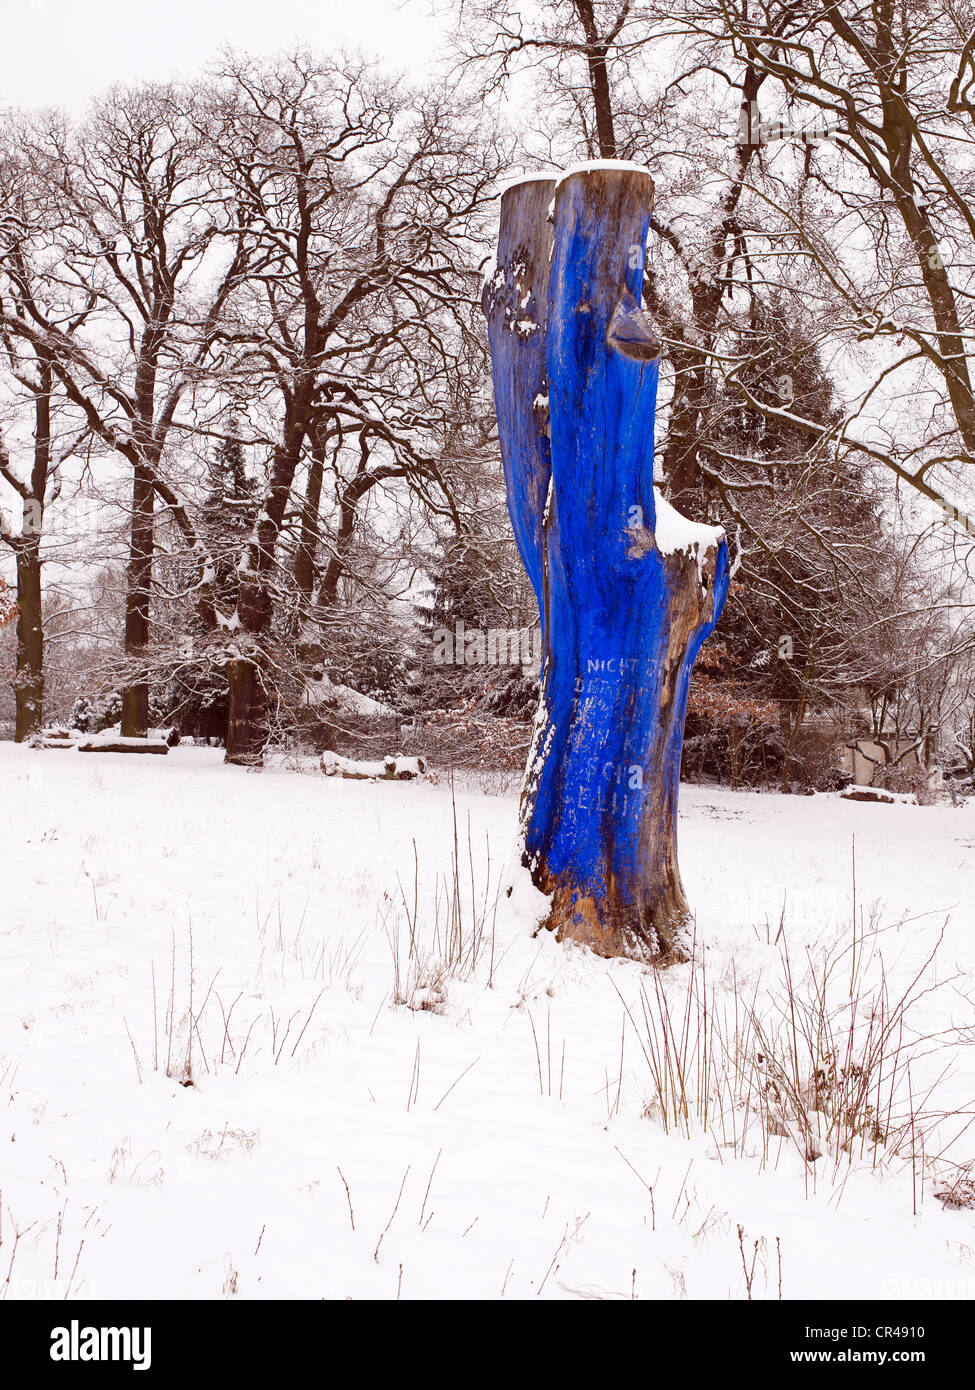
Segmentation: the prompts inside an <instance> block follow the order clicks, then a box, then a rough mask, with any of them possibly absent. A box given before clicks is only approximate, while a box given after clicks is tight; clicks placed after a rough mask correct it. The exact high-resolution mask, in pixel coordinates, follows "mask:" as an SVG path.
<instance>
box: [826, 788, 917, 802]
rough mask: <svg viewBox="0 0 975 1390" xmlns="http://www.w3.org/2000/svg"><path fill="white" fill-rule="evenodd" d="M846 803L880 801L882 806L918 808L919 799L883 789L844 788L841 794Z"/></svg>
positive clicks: (904, 793)
mask: <svg viewBox="0 0 975 1390" xmlns="http://www.w3.org/2000/svg"><path fill="white" fill-rule="evenodd" d="M840 796H841V797H842V798H843V800H844V801H878V802H880V804H881V805H882V806H896V805H898V804H900V805H902V806H916V805H917V797H916V796H911V795H910V794H909V793H907V792H888V791H884V789H883V788H882V787H858V786H856V785H854V786H851V787H844V788H843V790H842V791H841V792H840Z"/></svg>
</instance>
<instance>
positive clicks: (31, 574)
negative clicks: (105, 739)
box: [14, 537, 44, 743]
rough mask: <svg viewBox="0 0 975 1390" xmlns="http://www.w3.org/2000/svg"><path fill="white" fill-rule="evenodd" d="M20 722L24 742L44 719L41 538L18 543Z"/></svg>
mask: <svg viewBox="0 0 975 1390" xmlns="http://www.w3.org/2000/svg"><path fill="white" fill-rule="evenodd" d="M14 697H15V699H16V701H17V724H16V730H15V733H14V738H15V740H16V742H17V743H23V742H24V740H25V739H28V738H30V736H31V735H32V734H35V733H37V732H38V730H39V729H40V728H41V725H42V723H43V721H44V621H43V613H42V609H41V556H40V538H39V537H36V538H30V539H27V538H25V539H24V540H23V541H21V542H20V543H19V544H18V546H17V675H16V677H15V680H14Z"/></svg>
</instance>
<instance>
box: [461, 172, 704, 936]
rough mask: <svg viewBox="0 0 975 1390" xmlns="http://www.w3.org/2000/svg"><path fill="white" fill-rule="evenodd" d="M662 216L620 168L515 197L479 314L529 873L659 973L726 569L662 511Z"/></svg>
mask: <svg viewBox="0 0 975 1390" xmlns="http://www.w3.org/2000/svg"><path fill="white" fill-rule="evenodd" d="M652 197H653V184H652V182H651V180H650V177H649V175H647V174H644V173H641V172H639V171H635V170H633V169H632V166H627V165H620V166H619V167H617V168H613V167H607V166H605V165H603V166H596V167H595V168H593V169H589V170H586V171H583V172H579V173H576V174H574V175H573V176H571V177H570V178H567V179H563V180H561V181H560V182H559V183H558V184H557V185H556V184H553V183H552V181H551V180H547V179H534V180H529V181H525V182H522V183H520V184H516V185H515V186H514V187H512V188H510V189H509V190H508V191H507V192H506V193H505V194H504V197H503V199H502V202H501V231H500V239H499V246H498V257H497V271H496V273H495V275H494V277H493V279H492V280H491V281H490V282H489V283H488V285H487V286H486V288H485V293H484V309H485V313H486V314H487V317H488V325H489V335H490V342H491V354H492V362H493V368H494V385H495V401H496V406H497V413H498V424H499V431H500V437H501V444H502V454H503V459H504V466H505V478H506V483H507V490H508V507H509V512H510V514H511V520H512V525H513V528H514V532H515V537H516V540H517V542H518V547H519V551H520V553H521V556H522V559H523V561H524V564H525V568H526V570H527V572H528V575H529V577H530V579H531V581H532V585H533V587H534V589H535V593H536V596H537V598H538V604H539V611H540V614H541V623H542V635H543V665H542V673H541V682H542V694H541V700H540V704H539V711H538V715H537V718H536V725H535V733H534V738H533V744H532V750H531V753H530V756H529V763H528V768H527V772H526V779H525V785H524V789H523V792H522V834H523V837H524V841H523V862H524V863H525V864H526V865H527V866H528V867H529V868H530V869H531V872H532V877H533V880H534V882H535V884H536V885H537V886H538V887H539V888H540V889H542V890H543V891H544V892H547V893H549V894H550V895H551V900H552V910H551V915H550V919H549V925H550V926H551V927H552V928H554V929H555V930H557V932H558V934H559V936H560V938H561V937H569V938H573V939H575V940H579V941H582V942H584V943H585V944H587V945H588V946H590V947H591V948H592V949H593V950H595V951H597V952H599V953H600V954H602V955H629V956H634V957H637V958H640V959H653V960H656V961H658V962H660V963H666V962H670V961H673V960H677V959H682V958H683V957H684V956H685V955H686V950H687V946H688V942H689V930H688V923H689V915H690V914H689V909H688V905H687V900H686V898H685V896H684V890H683V887H682V885H681V880H680V872H679V869H678V864H677V795H678V787H679V775H680V754H681V745H682V742H683V732H684V714H685V709H686V701H687V692H688V687H689V683H690V676H691V669H692V667H693V664H694V660H695V658H696V656H697V652H698V650H699V648H700V646H701V644H702V642H703V641H704V639H705V638H706V637H707V636H708V635H709V633H710V632H711V631H712V629H713V627H714V625H715V623H716V622H717V619H718V617H719V615H720V612H721V608H722V605H723V603H724V600H725V597H726V594H727V588H728V580H729V567H728V552H727V545H726V543H725V540H724V537H723V534H722V532H721V531H720V530H719V529H717V528H713V527H706V526H698V525H694V524H693V523H690V522H688V521H686V520H685V519H684V518H683V517H681V516H679V515H678V514H677V513H676V512H675V511H674V510H673V508H671V507H670V506H669V505H668V504H667V503H666V502H665V501H664V500H663V499H662V498H660V497H659V496H658V495H657V494H656V493H655V491H654V486H653V442H654V435H653V421H654V408H655V402H656V391H657V377H658V373H659V353H660V345H659V343H658V342H657V341H656V339H655V338H654V336H653V333H652V331H651V330H650V327H649V325H648V324H647V321H646V319H645V318H644V316H643V314H642V312H641V311H640V309H639V304H640V296H641V291H642V281H643V261H644V248H645V246H646V240H647V232H648V226H649V219H650V208H651V202H652ZM550 204H553V205H554V216H553V219H552V220H551V221H550V220H549V217H548V209H549V205H550ZM553 224H554V233H553Z"/></svg>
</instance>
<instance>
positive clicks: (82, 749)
mask: <svg viewBox="0 0 975 1390" xmlns="http://www.w3.org/2000/svg"><path fill="white" fill-rule="evenodd" d="M78 752H79V753H168V752H169V744H168V743H167V742H166V740H165V739H161V738H121V737H119V736H118V735H114V736H113V737H112V738H99V737H97V735H96V737H94V738H89V739H86V740H85V742H84V743H79V744H78Z"/></svg>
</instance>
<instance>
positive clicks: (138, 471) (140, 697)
mask: <svg viewBox="0 0 975 1390" xmlns="http://www.w3.org/2000/svg"><path fill="white" fill-rule="evenodd" d="M153 501H154V494H153V487H152V479H151V474H150V472H149V470H148V469H146V468H143V467H139V466H136V468H135V473H134V478H133V483H132V531H131V537H130V550H129V564H128V571H127V582H126V589H125V654H126V656H128V657H132V658H135V659H136V660H138V659H139V658H141V657H142V656H143V655H144V654H145V649H146V647H147V646H148V645H149V603H150V586H151V583H152V554H153ZM148 732H149V684H148V682H147V681H146V680H138V681H136V682H135V683H134V684H132V685H128V686H126V688H125V690H124V691H123V692H122V736H123V738H145V737H146V736H147V734H148Z"/></svg>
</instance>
